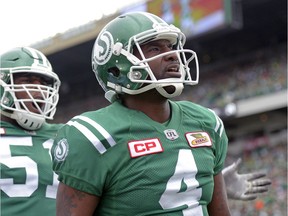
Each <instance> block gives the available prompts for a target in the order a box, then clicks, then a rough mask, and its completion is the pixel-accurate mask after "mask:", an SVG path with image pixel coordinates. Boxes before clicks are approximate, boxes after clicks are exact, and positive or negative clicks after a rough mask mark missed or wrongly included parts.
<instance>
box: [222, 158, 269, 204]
mask: <svg viewBox="0 0 288 216" xmlns="http://www.w3.org/2000/svg"><path fill="white" fill-rule="evenodd" d="M241 161H242V160H241V159H240V158H239V159H238V160H237V162H234V163H233V164H231V165H230V166H228V167H225V168H224V169H223V170H222V174H223V177H224V180H225V184H226V192H227V197H228V198H229V199H234V200H243V201H246V200H254V199H256V198H257V196H258V195H259V194H260V193H264V192H267V191H268V188H269V185H270V184H271V180H270V179H268V178H264V177H265V176H266V173H265V172H263V171H258V172H252V173H247V174H239V173H238V166H239V164H240V163H241Z"/></svg>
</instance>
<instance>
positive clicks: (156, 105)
mask: <svg viewBox="0 0 288 216" xmlns="http://www.w3.org/2000/svg"><path fill="white" fill-rule="evenodd" d="M123 105H124V106H126V107H127V108H129V109H134V110H138V111H141V112H143V113H144V114H145V115H147V116H148V117H149V118H151V119H152V120H154V121H156V122H159V123H164V122H166V121H168V120H169V119H170V113H171V110H170V104H169V101H168V100H167V99H166V98H163V97H162V96H161V97H158V98H157V97H156V98H155V97H153V95H151V94H145V93H144V94H141V95H127V97H124V99H123Z"/></svg>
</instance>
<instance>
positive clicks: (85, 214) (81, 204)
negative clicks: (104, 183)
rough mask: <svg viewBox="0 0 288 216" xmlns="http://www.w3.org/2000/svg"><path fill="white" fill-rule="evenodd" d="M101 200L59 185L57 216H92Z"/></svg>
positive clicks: (61, 184)
mask: <svg viewBox="0 0 288 216" xmlns="http://www.w3.org/2000/svg"><path fill="white" fill-rule="evenodd" d="M99 200H100V198H99V197H96V196H94V195H91V194H88V193H85V192H82V191H79V190H76V189H74V188H72V187H69V186H67V185H65V184H63V183H62V182H60V183H59V186H58V191H57V197H56V215H57V216H68V215H69V216H92V215H93V213H94V211H95V209H96V207H97V205H98V203H99Z"/></svg>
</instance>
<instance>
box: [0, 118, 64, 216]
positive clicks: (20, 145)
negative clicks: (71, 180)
mask: <svg viewBox="0 0 288 216" xmlns="http://www.w3.org/2000/svg"><path fill="white" fill-rule="evenodd" d="M60 126H61V125H58V124H53V125H52V124H47V123H45V124H44V125H43V126H42V127H41V129H39V130H37V131H26V130H24V129H21V128H19V127H16V126H13V125H12V124H10V123H7V122H1V127H0V135H1V142H0V166H1V167H0V168H1V176H0V188H1V190H0V192H1V207H0V215H1V216H19V215H21V216H34V215H35V216H36V215H37V216H39V215H42V216H46V215H47V216H53V215H56V201H55V198H56V191H57V186H58V180H57V175H56V174H55V173H54V172H53V170H52V160H51V155H50V149H51V147H52V144H53V138H55V136H56V132H57V131H58V129H59V128H60Z"/></svg>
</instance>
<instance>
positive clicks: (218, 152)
mask: <svg viewBox="0 0 288 216" xmlns="http://www.w3.org/2000/svg"><path fill="white" fill-rule="evenodd" d="M208 110H209V111H210V112H211V113H212V119H214V121H211V122H212V129H213V130H214V132H215V135H214V139H215V140H214V145H215V146H214V148H215V167H214V175H217V174H218V173H219V172H221V171H222V169H223V167H224V163H225V160H226V155H227V150H228V137H227V135H226V131H225V127H224V124H223V122H222V120H221V119H220V117H219V116H218V115H217V114H216V113H215V112H214V111H213V110H210V109H208Z"/></svg>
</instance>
